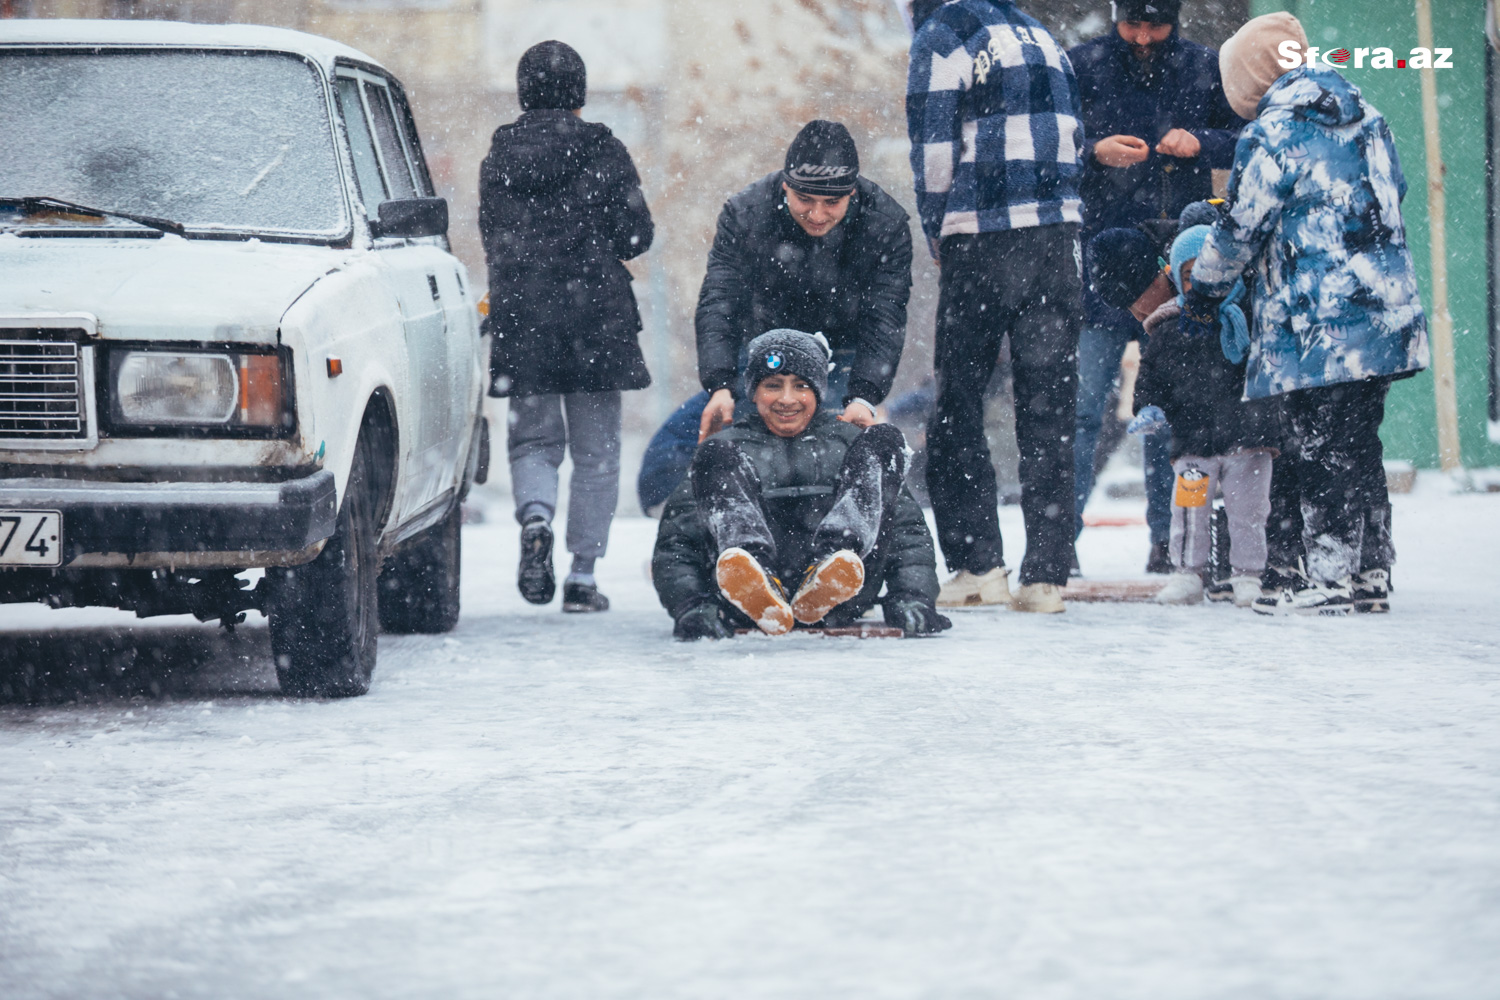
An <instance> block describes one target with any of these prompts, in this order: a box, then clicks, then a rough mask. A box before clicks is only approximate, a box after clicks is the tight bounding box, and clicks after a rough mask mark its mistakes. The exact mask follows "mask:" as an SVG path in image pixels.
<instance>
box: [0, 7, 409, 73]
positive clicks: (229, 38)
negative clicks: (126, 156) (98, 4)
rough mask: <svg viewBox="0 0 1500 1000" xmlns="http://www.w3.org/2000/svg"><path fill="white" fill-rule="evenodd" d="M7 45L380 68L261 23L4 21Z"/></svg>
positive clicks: (0, 35)
mask: <svg viewBox="0 0 1500 1000" xmlns="http://www.w3.org/2000/svg"><path fill="white" fill-rule="evenodd" d="M3 45H83V46H92V45H129V46H138V45H159V46H168V47H173V48H229V49H261V50H265V51H270V52H291V53H295V54H297V55H300V56H305V57H306V58H308V59H311V60H313V61H314V62H317V63H318V64H319V65H321V66H323V67H324V69H326V70H328V71H330V72H331V71H332V70H333V63H334V60H335V59H337V58H340V57H342V58H345V59H355V60H358V61H360V62H364V63H369V64H371V65H374V66H379V65H381V64H380V62H379V60H376V59H372V58H370V57H369V56H367V55H365V54H364V53H363V52H361V51H359V50H358V49H355V48H350V47H349V46H347V45H344V44H343V43H342V42H335V41H333V40H332V39H329V38H323V37H322V36H320V35H309V34H307V33H306V32H304V31H293V30H292V29H290V28H269V27H266V26H264V25H259V24H190V23H188V22H186V21H134V20H119V21H102V20H101V21H86V20H71V19H66V18H20V19H11V18H6V19H3V20H0V46H3Z"/></svg>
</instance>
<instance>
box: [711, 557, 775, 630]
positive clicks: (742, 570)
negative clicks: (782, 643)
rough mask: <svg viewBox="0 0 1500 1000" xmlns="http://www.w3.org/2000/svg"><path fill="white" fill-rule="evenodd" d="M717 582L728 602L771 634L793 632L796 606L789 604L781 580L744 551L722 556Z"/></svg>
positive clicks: (716, 577)
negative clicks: (793, 610) (793, 612)
mask: <svg viewBox="0 0 1500 1000" xmlns="http://www.w3.org/2000/svg"><path fill="white" fill-rule="evenodd" d="M714 579H715V580H716V581H717V582H718V584H719V593H721V594H723V595H724V599H725V600H726V601H728V602H729V603H730V604H732V605H734V606H735V607H736V608H738V609H739V610H740V611H741V612H743V613H744V614H745V615H746V616H747V617H748V618H749V619H750V620H751V621H752V622H754V623H755V627H756V628H758V629H760V630H761V631H762V632H764V633H766V634H767V635H785V634H786V633H788V632H790V631H791V630H792V625H793V617H792V606H791V605H790V604H788V603H787V600H786V591H784V590H782V589H781V581H780V580H778V579H776V578H775V577H774V576H772V575H771V574H770V573H768V572H766V570H765V568H764V567H763V566H761V564H760V562H759V561H758V560H757V559H756V558H755V557H754V556H752V555H751V554H750V553H748V552H746V551H745V550H744V549H742V548H739V547H735V548H730V549H725V550H724V551H723V552H721V553H719V561H718V563H717V564H716V565H715V566H714Z"/></svg>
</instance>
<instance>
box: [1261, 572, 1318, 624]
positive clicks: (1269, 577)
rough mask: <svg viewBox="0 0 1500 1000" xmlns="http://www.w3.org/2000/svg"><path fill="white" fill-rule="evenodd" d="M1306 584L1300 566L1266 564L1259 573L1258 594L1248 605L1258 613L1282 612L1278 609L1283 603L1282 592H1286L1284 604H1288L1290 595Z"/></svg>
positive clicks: (1271, 613)
mask: <svg viewBox="0 0 1500 1000" xmlns="http://www.w3.org/2000/svg"><path fill="white" fill-rule="evenodd" d="M1306 585H1307V578H1306V577H1305V576H1303V575H1302V568H1301V565H1300V563H1299V565H1297V566H1267V567H1266V570H1265V572H1263V573H1262V574H1261V575H1260V596H1259V597H1257V598H1256V599H1255V600H1254V601H1253V602H1252V603H1251V605H1250V610H1251V611H1254V612H1255V613H1256V614H1258V615H1278V614H1283V613H1284V612H1282V611H1281V610H1280V609H1281V607H1282V605H1283V601H1282V594H1286V595H1287V597H1286V602H1285V603H1286V604H1287V605H1288V606H1290V603H1291V595H1292V594H1293V593H1295V592H1296V591H1298V590H1300V589H1301V588H1302V587H1304V586H1306Z"/></svg>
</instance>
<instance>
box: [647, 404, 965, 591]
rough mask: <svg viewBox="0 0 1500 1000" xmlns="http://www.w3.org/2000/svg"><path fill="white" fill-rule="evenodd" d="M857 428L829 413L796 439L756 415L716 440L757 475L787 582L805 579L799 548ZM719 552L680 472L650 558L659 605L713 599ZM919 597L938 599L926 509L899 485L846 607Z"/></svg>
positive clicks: (828, 497)
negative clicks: (888, 519)
mask: <svg viewBox="0 0 1500 1000" xmlns="http://www.w3.org/2000/svg"><path fill="white" fill-rule="evenodd" d="M861 433H862V431H861V429H860V428H859V427H856V426H855V425H854V424H849V423H844V422H843V421H841V420H838V419H836V418H835V417H833V416H832V415H830V414H828V413H826V412H820V413H819V414H818V415H817V416H816V417H814V418H813V422H812V423H811V424H809V425H808V428H807V430H805V431H803V432H802V433H801V434H799V435H798V436H796V437H794V438H781V437H777V436H776V435H774V434H772V433H771V432H770V431H769V430H767V429H766V425H765V423H764V422H762V421H761V419H760V417H759V416H758V415H751V416H750V418H749V419H748V420H746V421H744V422H741V423H736V424H733V425H731V426H730V427H728V428H726V429H725V430H723V431H720V432H719V434H718V435H716V437H720V438H723V439H725V440H728V441H732V442H734V443H735V444H736V445H738V446H739V447H740V448H741V449H742V450H743V451H744V452H745V454H746V455H748V456H749V458H750V461H751V462H752V463H754V465H755V471H756V473H757V474H758V475H759V476H760V480H761V487H762V489H763V491H764V492H763V493H762V497H763V500H762V503H763V505H764V507H765V510H766V515H767V519H768V520H769V521H770V524H771V530H772V533H773V535H774V536H775V537H776V539H777V556H778V560H779V562H778V565H777V566H776V567H774V568H773V570H772V571H773V572H776V573H779V574H780V577H781V580H782V581H783V582H784V583H786V585H787V587H788V589H794V588H795V587H796V586H797V584H798V583H800V582H801V581H802V573H803V571H804V570H806V569H807V565H808V562H809V561H810V554H809V551H808V550H807V549H806V548H805V546H807V545H808V544H809V543H810V541H811V539H812V535H813V532H814V530H816V528H817V526H818V523H819V522H820V521H821V520H822V519H823V516H824V515H825V514H827V513H828V510H829V508H830V507H832V506H833V499H834V488H835V487H836V485H837V483H838V476H839V469H840V468H842V466H843V464H844V454H845V453H846V452H847V451H848V450H849V446H850V445H851V444H853V443H854V440H855V439H856V438H858V437H859V435H860V434H861ZM717 558H718V552H717V551H716V550H715V549H714V544H713V538H712V537H711V536H710V535H709V533H708V527H707V526H706V525H705V524H704V523H703V518H702V517H701V516H700V514H699V512H698V504H697V501H696V500H695V499H694V497H693V487H692V479H691V477H690V476H685V477H683V480H682V482H681V483H680V484H679V485H678V487H677V489H676V491H675V492H674V493H673V494H672V496H671V498H670V499H669V500H668V501H667V505H666V507H665V508H664V509H663V510H662V515H661V524H660V526H659V527H658V529H657V533H656V548H655V550H654V551H653V552H652V555H651V581H652V583H653V584H654V585H655V587H656V594H657V597H659V598H660V599H661V603H662V607H664V608H666V609H667V611H668V612H669V613H671V615H672V617H673V618H676V617H677V616H678V615H680V614H682V612H683V611H684V610H686V609H687V608H689V607H691V606H692V605H693V604H696V603H698V602H700V601H703V600H713V599H717V597H718V593H719V592H718V587H717V586H716V585H715V583H714V562H715V560H716V559H717ZM882 586H884V587H885V588H886V595H885V596H886V597H887V598H891V597H917V598H920V599H922V600H924V601H927V602H928V603H931V602H933V601H935V600H936V599H937V592H938V580H937V556H936V553H935V551H934V549H933V546H932V535H931V533H930V532H929V531H928V530H927V521H926V519H925V518H923V516H922V508H921V507H919V506H917V501H916V500H915V499H914V498H913V497H912V495H911V493H910V492H909V491H908V490H907V489H906V488H905V487H902V489H901V497H900V499H899V501H898V502H897V505H896V514H895V517H894V518H893V521H892V524H891V525H890V527H889V529H888V530H883V531H882V533H881V536H880V541H879V542H878V543H877V544H876V546H875V549H874V550H873V551H872V552H871V553H870V555H869V557H868V558H866V559H865V587H864V590H862V591H861V592H860V593H859V594H858V595H857V596H856V597H855V598H854V599H853V600H851V601H849V602H848V603H847V604H846V605H844V613H845V614H847V615H849V616H852V617H857V616H858V615H860V614H862V613H864V611H866V610H868V609H869V608H870V607H871V606H873V605H874V604H875V602H876V601H877V599H879V598H880V590H881V587H882Z"/></svg>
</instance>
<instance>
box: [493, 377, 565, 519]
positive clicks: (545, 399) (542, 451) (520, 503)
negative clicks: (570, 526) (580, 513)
mask: <svg viewBox="0 0 1500 1000" xmlns="http://www.w3.org/2000/svg"><path fill="white" fill-rule="evenodd" d="M507 423H508V429H507V435H506V438H507V440H506V447H507V450H508V451H509V454H510V482H511V492H512V493H513V494H514V496H515V501H516V520H517V521H520V522H521V523H522V524H524V523H526V522H527V521H528V520H532V519H533V518H536V517H541V518H542V519H543V520H545V521H547V522H548V523H551V521H552V515H553V514H554V513H556V511H557V470H558V467H559V466H561V465H562V460H563V451H564V448H565V446H566V442H567V431H566V428H565V427H564V424H563V415H562V397H561V396H555V395H545V396H512V397H510V414H509V417H508V420H507Z"/></svg>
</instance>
